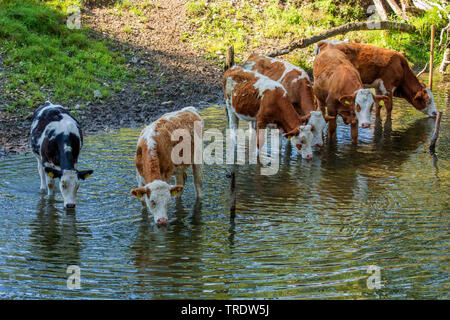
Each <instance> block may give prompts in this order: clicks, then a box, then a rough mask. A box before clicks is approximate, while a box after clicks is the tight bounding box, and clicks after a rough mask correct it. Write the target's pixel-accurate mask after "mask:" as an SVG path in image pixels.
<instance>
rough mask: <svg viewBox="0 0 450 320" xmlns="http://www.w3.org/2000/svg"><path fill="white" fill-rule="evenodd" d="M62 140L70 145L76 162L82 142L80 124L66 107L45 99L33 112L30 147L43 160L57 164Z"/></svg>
mask: <svg viewBox="0 0 450 320" xmlns="http://www.w3.org/2000/svg"><path fill="white" fill-rule="evenodd" d="M62 141H64V144H65V145H67V146H68V147H70V149H71V151H72V156H73V160H74V162H75V163H76V161H77V159H78V155H79V151H80V149H81V146H82V144H83V135H82V130H81V126H80V124H79V122H78V121H77V120H76V119H75V118H73V117H72V115H71V114H70V113H69V112H68V111H67V110H66V109H64V108H63V107H61V106H58V105H53V104H52V103H50V102H48V101H47V102H46V103H44V105H42V106H41V107H39V108H38V109H37V110H36V111H35V112H34V113H33V117H32V125H31V132H30V146H31V149H32V151H33V152H34V153H35V154H36V155H38V156H42V157H44V160H48V161H50V162H52V163H54V164H55V165H59V158H58V154H59V151H60V150H59V148H60V147H61V146H62Z"/></svg>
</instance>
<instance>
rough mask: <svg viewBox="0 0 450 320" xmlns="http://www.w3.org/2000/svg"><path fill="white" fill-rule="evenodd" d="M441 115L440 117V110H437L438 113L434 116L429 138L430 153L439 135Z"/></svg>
mask: <svg viewBox="0 0 450 320" xmlns="http://www.w3.org/2000/svg"><path fill="white" fill-rule="evenodd" d="M441 117H442V111H438V114H437V116H436V122H435V125H434V132H433V136H432V137H431V140H430V153H432V154H433V153H434V152H435V149H436V141H437V139H438V137H439V127H440V125H441Z"/></svg>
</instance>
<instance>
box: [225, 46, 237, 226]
mask: <svg viewBox="0 0 450 320" xmlns="http://www.w3.org/2000/svg"><path fill="white" fill-rule="evenodd" d="M232 66H234V46H233V45H231V46H230V47H229V48H228V50H227V55H226V57H225V65H224V70H225V71H227V70H228V69H230V68H231V67H232ZM227 119H228V121H229V118H228V117H227ZM228 126H229V124H228ZM236 157H237V146H236V145H234V146H233V162H236ZM236 166H237V165H236V163H233V164H232V167H231V173H230V220H232V221H233V220H234V218H235V216H236V171H237V170H236Z"/></svg>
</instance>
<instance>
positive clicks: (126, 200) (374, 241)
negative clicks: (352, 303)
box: [0, 89, 450, 299]
mask: <svg viewBox="0 0 450 320" xmlns="http://www.w3.org/2000/svg"><path fill="white" fill-rule="evenodd" d="M435 100H436V102H437V104H438V105H439V106H440V108H441V109H443V110H444V117H443V119H442V123H441V134H440V140H439V141H438V147H437V156H436V157H431V156H430V154H428V153H427V149H428V141H429V138H430V136H431V133H432V131H433V128H434V121H433V119H427V118H424V116H423V115H422V114H421V113H419V112H417V111H416V110H415V109H414V108H413V107H411V106H407V105H406V103H404V102H402V101H400V100H397V101H396V104H395V106H394V113H393V120H392V124H391V125H388V124H387V125H386V124H385V125H384V127H380V125H378V126H377V127H376V128H373V127H372V128H371V129H368V130H361V129H360V137H359V141H360V143H359V145H358V147H357V148H355V147H353V146H352V144H351V139H350V128H349V127H348V126H344V125H343V124H342V122H339V126H338V140H337V143H326V144H325V146H324V148H323V149H322V150H321V151H318V152H315V153H314V159H313V161H311V162H307V161H305V160H302V159H301V156H300V155H299V154H297V152H296V151H295V150H294V149H292V148H291V147H290V146H289V144H287V143H286V141H285V142H284V146H283V149H282V151H281V164H280V170H279V172H278V174H276V175H273V176H262V175H259V170H260V168H259V167H258V166H255V165H244V166H241V167H239V169H238V172H237V210H236V218H235V220H234V221H230V215H229V201H230V200H229V198H230V197H229V183H230V179H229V178H227V174H228V172H229V169H230V168H229V167H228V166H227V165H225V164H223V165H211V166H207V165H205V166H204V169H203V170H204V199H203V201H202V202H201V203H199V202H196V201H195V200H194V190H193V183H192V175H191V170H189V172H188V181H187V184H186V189H185V192H184V193H183V196H182V198H181V200H177V201H175V200H174V201H172V203H171V204H170V206H169V217H170V219H172V222H171V223H170V224H169V225H168V227H167V228H157V227H156V226H155V225H154V223H153V218H152V217H151V216H150V217H149V216H148V213H147V211H146V209H144V208H143V207H142V206H141V204H140V203H139V201H137V200H136V199H135V198H133V197H131V196H130V195H129V190H130V189H131V188H134V187H135V186H136V182H135V168H134V163H133V157H134V152H135V147H136V141H137V137H138V136H139V133H140V129H122V130H120V131H118V132H115V133H104V134H99V135H96V136H90V137H86V139H85V146H84V149H83V151H82V153H81V157H80V164H79V167H80V168H82V169H88V168H92V169H94V170H95V172H94V174H93V175H92V176H91V178H90V179H88V180H87V181H85V182H84V183H83V184H82V186H81V187H80V190H79V192H78V204H77V208H76V211H75V212H72V211H70V212H69V211H65V210H64V209H63V203H62V198H61V195H60V193H59V191H58V192H57V193H56V197H55V199H54V200H49V199H47V196H42V194H41V193H39V175H38V172H37V169H36V167H37V165H36V160H35V158H34V157H33V156H32V155H31V154H27V155H20V156H14V157H10V158H7V159H3V160H0V172H1V179H0V216H1V219H2V223H1V224H0V298H32V299H35V298H69V299H73V298H100V299H104V298H106V299H109V298H119V299H121V298H126V299H143V298H145V299H162V298H169V299H172V298H176V299H179V298H206V299H234V298H271V299H272V298H281V299H284V298H293V299H299V298H338V299H341V298H344V299H345V298H352V299H354V298H357V299H367V298H370V299H372V298H382V299H385V298H408V299H412V298H414V299H416V298H418V299H424V298H447V299H448V298H449V291H450V288H449V283H450V282H449V266H448V261H449V255H448V252H449V241H448V240H449V222H450V219H449V212H450V210H449V198H450V196H449V193H450V188H449V178H450V174H449V172H450V171H449V166H450V162H449V155H450V152H449V147H450V141H449V138H448V136H449V132H450V125H449V121H448V117H447V116H446V114H448V106H446V104H448V101H449V100H448V92H447V95H446V93H445V91H444V90H443V89H441V90H440V93H437V94H436V98H435ZM202 116H203V117H204V119H205V128H206V129H207V128H211V127H215V128H219V129H221V130H222V129H224V128H225V127H226V122H225V114H224V111H223V110H222V109H220V108H217V107H210V108H207V109H205V110H203V111H202ZM243 125H244V124H243ZM69 265H77V266H79V267H80V269H81V288H80V289H69V288H67V285H66V281H67V277H68V274H67V273H66V270H67V267H68V266H69ZM371 265H375V266H378V267H379V268H381V274H380V275H381V284H382V285H383V287H382V288H381V289H369V288H368V286H367V279H368V276H369V274H368V273H367V268H368V267H369V266H371Z"/></svg>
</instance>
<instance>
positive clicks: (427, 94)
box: [318, 43, 437, 117]
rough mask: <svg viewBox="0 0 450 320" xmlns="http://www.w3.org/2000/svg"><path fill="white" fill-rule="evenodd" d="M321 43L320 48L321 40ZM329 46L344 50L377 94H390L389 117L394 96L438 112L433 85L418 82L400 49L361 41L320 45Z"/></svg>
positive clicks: (418, 108) (433, 112) (420, 109)
mask: <svg viewBox="0 0 450 320" xmlns="http://www.w3.org/2000/svg"><path fill="white" fill-rule="evenodd" d="M318 45H319V48H320V46H321V43H319V44H318ZM326 47H330V48H331V47H333V48H336V49H338V50H340V51H342V52H343V53H345V54H346V56H347V58H348V59H349V60H350V62H351V63H352V64H353V65H354V66H355V67H356V69H357V70H358V71H359V74H360V76H361V80H362V82H363V83H364V85H365V86H366V87H371V88H375V89H376V92H377V94H384V95H388V96H389V98H390V99H389V100H388V101H387V103H386V113H387V117H390V116H391V112H392V97H393V96H395V97H398V98H403V99H405V100H407V101H408V102H409V103H410V104H412V105H413V106H414V107H415V108H416V109H417V110H419V111H421V112H423V113H424V114H426V115H429V116H431V117H434V116H436V113H437V110H436V106H435V104H434V97H433V94H432V92H431V90H430V88H428V87H427V86H426V85H425V84H424V83H421V82H419V80H418V79H417V77H416V76H415V75H414V73H413V72H412V70H411V68H410V67H409V65H408V61H407V60H406V58H405V57H404V56H403V55H402V54H401V53H399V52H397V51H395V50H388V49H384V48H378V47H376V46H373V45H369V44H361V43H337V44H325V45H324V46H323V47H322V48H321V49H322V50H323V49H325V48H326ZM379 115H380V107H379V106H377V116H379Z"/></svg>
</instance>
